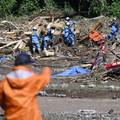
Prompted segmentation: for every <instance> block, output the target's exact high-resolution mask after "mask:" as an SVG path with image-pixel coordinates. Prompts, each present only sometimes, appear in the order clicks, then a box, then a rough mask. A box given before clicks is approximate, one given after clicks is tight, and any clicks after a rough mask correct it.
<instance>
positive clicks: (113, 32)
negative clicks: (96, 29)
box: [108, 18, 119, 41]
mask: <svg viewBox="0 0 120 120" xmlns="http://www.w3.org/2000/svg"><path fill="white" fill-rule="evenodd" d="M109 27H111V33H110V34H109V35H108V40H110V41H111V40H113V39H115V40H117V39H118V38H117V37H118V31H119V26H118V23H117V19H116V18H113V20H112V23H111V24H110V25H109Z"/></svg>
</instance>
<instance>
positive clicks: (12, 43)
mask: <svg viewBox="0 0 120 120" xmlns="http://www.w3.org/2000/svg"><path fill="white" fill-rule="evenodd" d="M18 42H19V41H14V42H10V43H8V44H7V45H4V46H2V47H0V49H3V48H6V47H9V46H11V45H14V44H16V43H18Z"/></svg>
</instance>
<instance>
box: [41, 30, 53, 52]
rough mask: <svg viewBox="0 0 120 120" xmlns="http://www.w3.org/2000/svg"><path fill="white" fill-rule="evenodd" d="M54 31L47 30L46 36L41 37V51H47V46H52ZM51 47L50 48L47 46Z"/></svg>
mask: <svg viewBox="0 0 120 120" xmlns="http://www.w3.org/2000/svg"><path fill="white" fill-rule="evenodd" d="M53 33H54V30H52V29H48V31H47V34H46V35H44V36H43V37H42V42H43V43H42V48H43V50H46V49H47V46H49V45H51V44H52V39H53ZM49 47H51V46H49Z"/></svg>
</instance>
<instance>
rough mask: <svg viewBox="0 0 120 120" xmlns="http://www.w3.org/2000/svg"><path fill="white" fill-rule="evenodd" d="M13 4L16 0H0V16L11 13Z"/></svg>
mask: <svg viewBox="0 0 120 120" xmlns="http://www.w3.org/2000/svg"><path fill="white" fill-rule="evenodd" d="M15 4H16V0H0V17H5V16H7V15H9V14H12V9H13V8H14V6H15Z"/></svg>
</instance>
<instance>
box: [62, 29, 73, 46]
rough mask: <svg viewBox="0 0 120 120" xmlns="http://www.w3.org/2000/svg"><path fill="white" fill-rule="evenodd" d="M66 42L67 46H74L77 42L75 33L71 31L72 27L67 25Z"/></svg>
mask: <svg viewBox="0 0 120 120" xmlns="http://www.w3.org/2000/svg"><path fill="white" fill-rule="evenodd" d="M63 32H64V37H63V38H64V43H65V44H66V45H67V46H73V45H74V44H75V35H74V33H73V32H72V31H71V29H70V27H65V28H64V31H63Z"/></svg>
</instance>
